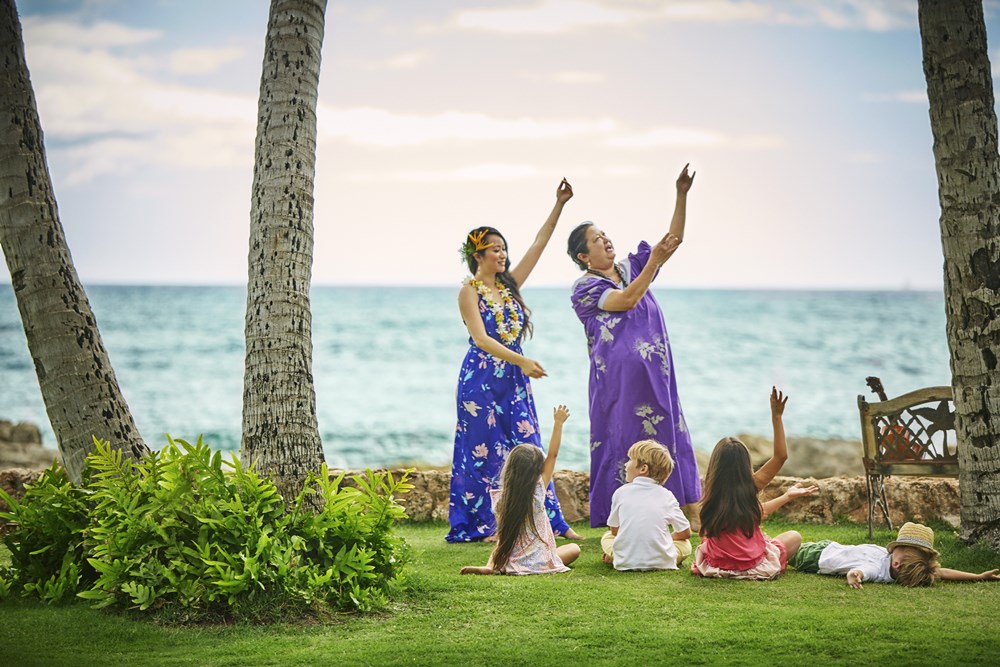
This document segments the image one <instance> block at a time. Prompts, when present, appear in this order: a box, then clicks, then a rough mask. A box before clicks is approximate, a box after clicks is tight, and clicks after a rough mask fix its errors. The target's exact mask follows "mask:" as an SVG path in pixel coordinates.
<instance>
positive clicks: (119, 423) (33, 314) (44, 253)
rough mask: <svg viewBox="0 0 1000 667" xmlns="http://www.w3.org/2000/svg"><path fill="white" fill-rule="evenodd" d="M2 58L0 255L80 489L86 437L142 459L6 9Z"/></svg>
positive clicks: (13, 19) (6, 2)
mask: <svg viewBox="0 0 1000 667" xmlns="http://www.w3.org/2000/svg"><path fill="white" fill-rule="evenodd" d="M0 53H2V54H3V56H4V58H5V64H4V68H3V70H2V71H0V246H2V247H3V252H4V256H5V257H6V259H7V266H8V268H9V269H10V276H11V284H12V286H13V288H14V295H15V297H16V299H17V307H18V310H19V311H20V313H21V321H22V323H23V324H24V335H25V337H26V338H27V341H28V350H29V352H30V353H31V357H32V360H33V361H34V363H35V372H36V374H37V375H38V385H39V388H40V389H41V393H42V399H43V401H44V402H45V409H46V411H47V412H48V415H49V421H50V422H51V423H52V430H53V432H54V433H55V436H56V440H57V441H58V444H59V451H60V452H61V454H62V459H63V465H64V466H65V467H66V470H67V472H68V473H69V475H70V478H71V479H72V480H73V481H74V483H79V481H80V476H81V473H82V471H83V467H84V459H85V457H86V455H87V453H88V452H89V451H90V449H91V447H92V444H93V440H92V438H93V437H94V436H96V437H98V438H101V439H106V440H110V441H111V443H112V445H113V446H115V447H118V448H120V449H121V450H122V451H123V452H125V453H126V454H127V455H129V456H132V457H134V458H141V457H142V456H144V455H145V454H146V453H148V451H149V450H148V449H147V447H146V444H145V442H143V439H142V436H141V435H140V434H139V431H138V429H136V426H135V422H134V421H133V419H132V414H131V412H130V411H129V408H128V404H127V403H126V402H125V398H124V397H123V396H122V392H121V389H120V388H119V387H118V380H117V379H116V378H115V372H114V370H113V369H112V368H111V362H110V361H109V359H108V353H107V351H106V350H105V349H104V343H103V342H102V341H101V334H100V332H99V331H98V329H97V320H96V319H95V317H94V313H93V311H92V310H91V308H90V302H89V301H88V300H87V295H86V293H85V292H84V290H83V286H82V285H81V284H80V279H79V278H78V277H77V274H76V269H75V268H74V266H73V258H72V257H71V256H70V252H69V247H68V246H67V245H66V236H65V234H64V233H63V228H62V224H61V223H60V221H59V212H58V209H57V207H56V198H55V194H54V193H53V190H52V179H51V177H50V176H49V168H48V163H47V162H46V158H45V147H44V145H43V141H42V128H41V125H40V123H39V120H38V110H37V107H36V105H35V95H34V92H33V90H32V88H31V79H30V77H29V75H28V64H27V62H26V60H25V57H24V41H23V39H22V36H21V22H20V20H19V19H18V16H17V8H16V7H15V5H14V2H13V0H0Z"/></svg>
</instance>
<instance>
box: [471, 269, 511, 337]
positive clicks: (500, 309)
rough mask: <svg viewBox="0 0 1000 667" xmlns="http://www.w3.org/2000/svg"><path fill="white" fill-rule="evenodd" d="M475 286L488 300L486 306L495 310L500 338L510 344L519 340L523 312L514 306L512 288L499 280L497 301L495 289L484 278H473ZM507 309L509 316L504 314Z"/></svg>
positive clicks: (472, 281) (485, 299)
mask: <svg viewBox="0 0 1000 667" xmlns="http://www.w3.org/2000/svg"><path fill="white" fill-rule="evenodd" d="M470 282H471V284H472V286H473V287H475V288H476V291H477V292H479V295H480V296H482V297H483V301H485V302H486V307H487V308H489V309H490V310H491V311H492V312H493V318H494V319H495V320H496V323H497V334H498V335H499V336H500V340H501V341H503V342H504V343H505V344H507V345H510V344H512V343H515V342H517V339H518V337H520V335H521V328H522V326H523V325H522V324H521V314H520V313H519V312H518V311H517V308H516V307H515V306H514V297H513V296H511V293H510V290H509V289H508V288H507V286H506V285H504V284H503V283H501V282H499V281H498V282H497V287H498V288H499V289H500V301H501V303H497V302H496V301H494V300H493V290H491V289H490V288H489V287H487V286H486V284H485V283H484V282H483V281H482V280H476V279H475V278H473V279H472V280H471V281H470ZM505 309H506V311H507V313H509V317H507V316H505V315H504V310H505Z"/></svg>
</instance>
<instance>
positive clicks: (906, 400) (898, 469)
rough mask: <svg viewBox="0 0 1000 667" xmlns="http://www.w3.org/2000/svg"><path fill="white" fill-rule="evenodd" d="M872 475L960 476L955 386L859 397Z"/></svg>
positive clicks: (867, 466) (867, 463)
mask: <svg viewBox="0 0 1000 667" xmlns="http://www.w3.org/2000/svg"><path fill="white" fill-rule="evenodd" d="M858 410H859V412H860V413H861V442H862V444H863V445H864V464H865V471H866V472H867V473H868V474H878V475H924V476H930V477H957V476H958V456H957V453H956V451H955V444H956V439H955V409H954V394H953V393H952V390H951V387H926V388H924V389H917V390H916V391H911V392H910V393H908V394H903V395H902V396H897V397H895V398H891V399H889V400H887V401H878V402H871V403H869V402H868V401H867V400H865V397H864V396H858Z"/></svg>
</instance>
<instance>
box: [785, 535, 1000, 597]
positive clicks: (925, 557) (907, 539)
mask: <svg viewBox="0 0 1000 667" xmlns="http://www.w3.org/2000/svg"><path fill="white" fill-rule="evenodd" d="M938 555H939V554H938V552H937V551H935V550H934V531H933V530H932V529H930V528H928V527H927V526H924V525H922V524H919V523H911V522H907V523H904V524H903V527H902V528H900V529H899V535H898V536H897V537H896V539H895V540H893V541H892V542H890V543H889V544H888V545H886V546H884V547H880V546H879V545H877V544H856V545H850V544H839V543H837V542H834V541H832V540H820V541H819V542H804V543H803V544H802V546H800V547H799V550H798V552H796V554H795V555H794V557H793V558H791V559H790V561H789V563H788V564H789V565H791V566H792V567H794V568H795V570H796V571H798V572H813V573H817V574H830V575H847V584H848V585H849V586H850V587H851V588H863V587H862V585H861V583H862V582H864V581H869V582H876V583H881V584H891V583H898V584H900V585H903V586H910V587H914V586H930V585H931V584H933V583H934V582H935V581H936V580H938V579H940V580H942V581H1000V575H998V574H997V573H998V570H987V571H986V572H982V573H980V574H975V573H973V572H963V571H961V570H950V569H948V568H946V567H941V565H940V563H938Z"/></svg>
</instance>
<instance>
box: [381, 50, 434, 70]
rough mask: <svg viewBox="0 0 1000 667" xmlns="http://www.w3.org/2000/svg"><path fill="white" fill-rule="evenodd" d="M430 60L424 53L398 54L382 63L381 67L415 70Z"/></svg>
mask: <svg viewBox="0 0 1000 667" xmlns="http://www.w3.org/2000/svg"><path fill="white" fill-rule="evenodd" d="M428 60H430V56H429V55H428V53H427V52H426V51H410V52H409V53H400V54H399V55H395V56H393V57H391V58H388V59H387V60H385V61H383V63H382V64H383V66H384V67H386V68H387V69H415V68H417V67H419V66H421V65H423V64H424V63H426V62H428Z"/></svg>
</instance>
